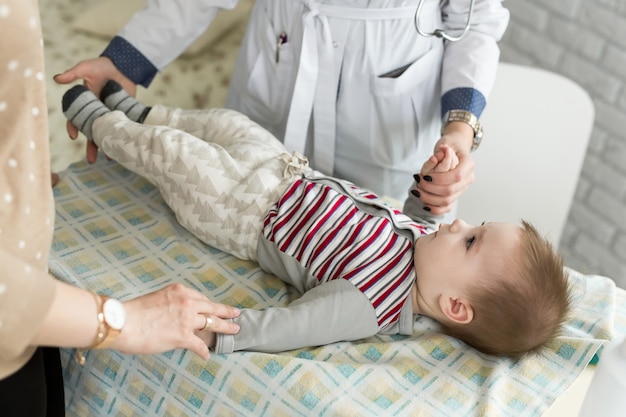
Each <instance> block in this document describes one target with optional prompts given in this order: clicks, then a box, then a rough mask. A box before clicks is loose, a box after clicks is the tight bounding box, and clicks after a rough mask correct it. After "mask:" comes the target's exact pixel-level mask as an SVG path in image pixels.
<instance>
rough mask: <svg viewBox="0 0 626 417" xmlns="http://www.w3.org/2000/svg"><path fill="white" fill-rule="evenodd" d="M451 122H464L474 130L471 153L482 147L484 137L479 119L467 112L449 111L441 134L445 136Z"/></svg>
mask: <svg viewBox="0 0 626 417" xmlns="http://www.w3.org/2000/svg"><path fill="white" fill-rule="evenodd" d="M451 122H463V123H466V124H467V125H469V126H470V127H471V128H472V129H473V130H474V138H473V140H472V147H471V149H470V152H473V151H475V150H476V149H478V146H480V143H481V141H482V137H483V128H482V125H481V124H480V121H479V120H478V117H477V116H476V115H475V114H474V113H472V112H469V111H467V110H461V109H454V110H449V111H447V112H446V113H445V115H444V117H443V123H442V125H441V132H440V133H441V134H442V135H443V134H444V131H445V129H446V127H447V126H448V124H449V123H451Z"/></svg>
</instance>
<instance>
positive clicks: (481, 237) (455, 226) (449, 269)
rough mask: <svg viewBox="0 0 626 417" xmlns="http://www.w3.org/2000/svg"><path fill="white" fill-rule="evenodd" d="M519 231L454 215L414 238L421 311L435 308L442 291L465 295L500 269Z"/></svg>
mask: <svg viewBox="0 0 626 417" xmlns="http://www.w3.org/2000/svg"><path fill="white" fill-rule="evenodd" d="M521 232H522V230H521V228H520V227H519V226H516V225H514V224H511V223H485V224H483V225H481V226H472V225H468V224H467V223H465V222H464V221H462V220H460V219H457V220H455V221H454V222H453V223H452V224H442V225H440V226H439V230H438V231H437V232H435V233H431V234H429V235H426V236H422V237H420V238H419V239H417V241H416V242H415V260H414V263H415V272H416V274H417V291H418V297H419V303H420V310H421V311H420V312H421V313H422V314H426V312H427V311H428V310H429V311H436V310H437V309H436V307H437V303H438V301H439V299H440V298H441V297H442V296H444V295H445V296H450V297H467V295H468V290H469V288H470V287H471V285H475V284H476V283H478V282H480V280H482V279H485V278H489V276H495V273H496V272H497V271H502V269H503V268H504V260H505V259H506V258H507V257H510V256H517V251H518V248H519V242H520V237H521ZM510 275H512V274H505V275H504V276H505V277H506V276H510ZM435 318H437V317H435Z"/></svg>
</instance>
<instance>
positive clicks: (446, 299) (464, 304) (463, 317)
mask: <svg viewBox="0 0 626 417" xmlns="http://www.w3.org/2000/svg"><path fill="white" fill-rule="evenodd" d="M439 307H440V308H441V311H442V312H443V314H444V315H445V316H446V317H447V318H448V320H451V321H453V322H455V323H457V324H468V323H469V322H471V321H472V320H473V319H474V309H473V308H472V305H471V304H470V303H469V301H468V300H466V299H465V298H461V297H458V298H454V297H450V296H442V297H441V298H439Z"/></svg>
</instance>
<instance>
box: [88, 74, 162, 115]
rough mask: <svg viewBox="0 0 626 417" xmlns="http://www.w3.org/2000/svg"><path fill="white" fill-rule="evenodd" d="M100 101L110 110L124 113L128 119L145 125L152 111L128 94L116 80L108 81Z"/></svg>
mask: <svg viewBox="0 0 626 417" xmlns="http://www.w3.org/2000/svg"><path fill="white" fill-rule="evenodd" d="M100 100H102V101H103V102H104V104H106V106H107V107H108V108H109V109H111V110H119V111H123V112H124V113H126V117H128V118H129V119H130V120H133V121H135V122H138V123H143V121H144V120H145V118H146V116H147V115H148V113H149V112H150V109H151V108H150V107H146V106H144V105H143V104H141V103H140V102H138V101H137V100H136V99H135V98H134V97H133V96H131V95H130V94H128V93H127V92H126V90H124V88H122V86H121V85H120V84H119V83H118V82H117V81H115V80H109V81H107V83H106V84H105V85H104V87H103V88H102V91H101V92H100Z"/></svg>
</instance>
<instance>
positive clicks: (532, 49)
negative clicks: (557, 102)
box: [500, 0, 626, 288]
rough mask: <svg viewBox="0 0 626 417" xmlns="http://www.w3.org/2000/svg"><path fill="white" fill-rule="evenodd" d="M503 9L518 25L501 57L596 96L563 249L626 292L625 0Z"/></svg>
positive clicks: (579, 265) (538, 1)
mask: <svg viewBox="0 0 626 417" xmlns="http://www.w3.org/2000/svg"><path fill="white" fill-rule="evenodd" d="M504 5H505V6H506V7H507V8H508V9H509V10H510V11H511V23H510V25H509V28H508V30H507V33H506V35H505V38H504V39H503V41H502V42H501V44H500V46H501V50H502V57H501V60H502V61H504V62H512V63H518V64H527V65H532V66H537V67H541V68H545V69H547V70H550V71H554V72H557V73H560V74H563V75H565V76H567V77H569V78H571V79H572V80H574V81H576V82H577V83H578V84H580V85H581V86H582V87H583V88H584V89H586V90H587V91H588V92H589V94H590V95H591V97H592V99H593V101H594V105H595V109H596V121H595V126H594V129H593V132H592V137H591V140H590V144H589V149H588V151H587V156H586V158H585V162H584V165H583V170H582V174H581V177H580V179H579V181H578V187H577V191H576V196H575V200H574V202H573V205H572V209H571V211H570V214H569V218H568V221H567V224H566V226H565V230H564V233H563V237H562V239H561V242H560V246H559V250H560V251H561V253H562V254H563V255H564V257H565V263H566V265H568V266H570V267H572V268H574V269H577V270H579V271H581V272H584V273H596V274H600V275H605V276H608V277H611V278H613V279H614V280H615V281H616V283H617V284H618V285H619V286H621V287H624V288H626V0H513V1H511V0H508V1H505V2H504ZM564 116H565V115H564ZM527 122H530V124H531V125H532V121H527ZM554 123H563V121H560V120H555V121H554ZM524 124H526V122H524ZM520 127H523V125H522V124H520ZM538 151H539V150H538ZM546 180H549V179H548V178H546ZM537 204H546V205H547V204H550V202H549V201H538V202H537Z"/></svg>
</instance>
